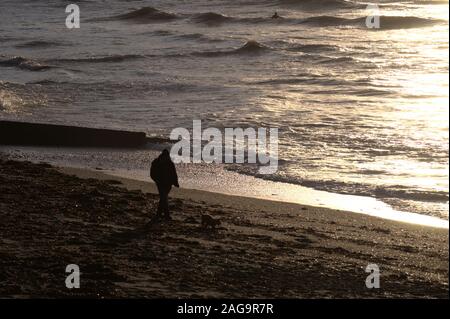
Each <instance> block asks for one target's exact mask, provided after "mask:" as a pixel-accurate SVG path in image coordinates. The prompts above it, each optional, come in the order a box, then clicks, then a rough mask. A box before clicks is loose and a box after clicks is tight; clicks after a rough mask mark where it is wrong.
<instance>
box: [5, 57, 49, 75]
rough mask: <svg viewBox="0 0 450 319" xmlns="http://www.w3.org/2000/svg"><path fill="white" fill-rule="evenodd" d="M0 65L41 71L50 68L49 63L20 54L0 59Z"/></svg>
mask: <svg viewBox="0 0 450 319" xmlns="http://www.w3.org/2000/svg"><path fill="white" fill-rule="evenodd" d="M0 66H3V67H16V68H19V69H22V70H28V71H43V70H47V69H50V68H51V67H50V66H49V65H45V64H41V63H39V62H37V61H35V60H31V59H27V58H24V57H21V56H15V57H11V58H6V59H3V60H0Z"/></svg>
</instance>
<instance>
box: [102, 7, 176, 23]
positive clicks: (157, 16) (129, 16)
mask: <svg viewBox="0 0 450 319" xmlns="http://www.w3.org/2000/svg"><path fill="white" fill-rule="evenodd" d="M177 18H178V16H177V15H176V14H174V13H169V12H164V11H161V10H158V9H156V8H153V7H143V8H140V9H137V10H133V11H131V12H128V13H125V14H119V15H116V16H112V17H107V18H100V19H96V20H94V21H108V20H124V21H130V22H135V23H150V22H153V21H168V20H174V19H177Z"/></svg>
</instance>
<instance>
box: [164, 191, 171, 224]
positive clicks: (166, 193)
mask: <svg viewBox="0 0 450 319" xmlns="http://www.w3.org/2000/svg"><path fill="white" fill-rule="evenodd" d="M171 188H172V187H171V186H167V187H166V188H165V189H164V196H163V211H164V214H165V216H166V218H167V219H170V212H169V193H170V190H171Z"/></svg>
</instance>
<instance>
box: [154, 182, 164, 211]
mask: <svg viewBox="0 0 450 319" xmlns="http://www.w3.org/2000/svg"><path fill="white" fill-rule="evenodd" d="M156 186H157V187H158V193H159V203H158V210H157V211H156V216H157V217H161V216H162V214H163V210H164V193H165V192H164V189H163V187H161V184H159V183H158V184H156Z"/></svg>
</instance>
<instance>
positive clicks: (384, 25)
mask: <svg viewBox="0 0 450 319" xmlns="http://www.w3.org/2000/svg"><path fill="white" fill-rule="evenodd" d="M444 22H445V21H443V20H439V19H426V18H419V17H414V16H380V29H381V30H383V29H409V28H420V27H424V26H431V25H436V24H441V23H444ZM299 23H300V24H310V25H314V26H320V27H329V26H354V27H363V28H367V26H366V17H362V18H353V19H348V18H342V17H334V16H313V17H309V18H305V19H303V20H302V21H300V22H299ZM372 30H377V29H372Z"/></svg>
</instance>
